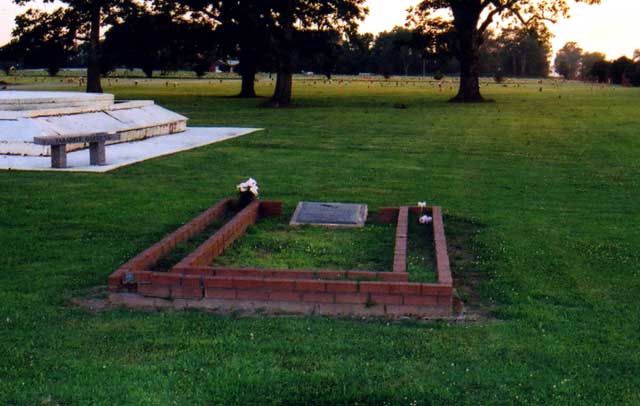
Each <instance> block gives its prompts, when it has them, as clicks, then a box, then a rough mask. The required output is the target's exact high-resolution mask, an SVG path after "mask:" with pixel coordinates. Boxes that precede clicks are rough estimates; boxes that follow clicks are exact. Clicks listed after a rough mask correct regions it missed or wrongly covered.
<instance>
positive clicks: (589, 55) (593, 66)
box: [554, 42, 640, 86]
mask: <svg viewBox="0 0 640 406" xmlns="http://www.w3.org/2000/svg"><path fill="white" fill-rule="evenodd" d="M554 67H555V70H556V72H557V73H558V74H559V75H562V76H563V77H564V78H566V79H571V80H584V81H592V82H598V83H613V84H616V85H627V86H629V85H631V86H640V49H636V50H635V52H634V53H633V59H629V58H628V57H626V56H621V57H620V58H618V59H615V60H613V61H610V60H607V58H606V56H605V54H603V53H601V52H585V51H583V50H582V48H580V46H578V44H577V43H575V42H568V43H566V44H565V45H564V46H563V47H562V48H561V49H560V50H559V51H558V54H557V55H556V59H555V61H554Z"/></svg>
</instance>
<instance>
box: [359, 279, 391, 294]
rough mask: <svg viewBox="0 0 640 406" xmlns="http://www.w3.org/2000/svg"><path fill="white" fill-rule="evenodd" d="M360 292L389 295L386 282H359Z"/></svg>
mask: <svg viewBox="0 0 640 406" xmlns="http://www.w3.org/2000/svg"><path fill="white" fill-rule="evenodd" d="M359 288H360V292H372V293H389V283H388V282H362V281H360V282H359Z"/></svg>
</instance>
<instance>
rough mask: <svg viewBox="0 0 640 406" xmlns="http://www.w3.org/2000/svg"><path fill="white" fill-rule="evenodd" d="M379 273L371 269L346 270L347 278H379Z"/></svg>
mask: <svg viewBox="0 0 640 406" xmlns="http://www.w3.org/2000/svg"><path fill="white" fill-rule="evenodd" d="M381 273H382V272H373V271H349V272H347V279H369V280H377V279H380V274H381Z"/></svg>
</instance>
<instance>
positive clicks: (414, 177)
mask: <svg viewBox="0 0 640 406" xmlns="http://www.w3.org/2000/svg"><path fill="white" fill-rule="evenodd" d="M2 79H4V78H2ZM52 83H53V84H54V85H56V86H57V85H58V84H59V82H57V81H54V82H52ZM106 84H107V83H106V81H105V85H106ZM451 86H452V85H449V84H448V83H445V85H444V86H443V88H442V90H439V88H438V87H437V86H434V85H433V84H432V83H427V82H419V83H401V82H398V84H397V86H396V81H395V80H390V81H388V82H387V83H386V84H385V83H383V84H380V83H374V84H370V83H368V82H357V83H347V82H343V83H340V82H339V81H334V82H333V83H332V84H324V83H322V81H316V82H314V81H313V80H305V81H300V80H299V81H296V83H295V84H294V92H295V99H296V103H297V105H296V107H295V108H290V109H281V110H272V109H267V108H263V107H260V105H261V103H262V102H263V101H264V99H263V100H239V99H235V98H230V97H228V96H229V95H232V94H234V93H235V92H237V91H238V90H239V83H238V82H233V81H225V82H224V83H219V82H217V81H213V82H212V83H209V82H208V81H202V82H196V81H190V82H177V84H176V85H175V87H174V86H173V85H171V86H166V85H165V83H164V81H161V80H159V81H154V82H147V81H144V80H141V81H140V82H139V83H138V85H137V86H136V85H135V84H134V83H133V82H132V81H131V80H129V81H127V80H121V81H119V82H118V83H112V85H111V86H107V87H106V88H105V91H107V92H111V93H114V94H115V95H116V97H117V98H118V99H154V100H155V101H156V102H157V103H158V104H161V105H163V106H165V107H167V108H169V109H171V110H174V111H176V112H178V113H181V114H184V115H186V116H188V117H189V118H190V119H191V120H190V125H191V126H246V127H260V128H264V129H265V130H264V131H262V132H257V133H254V134H251V135H248V136H244V137H241V138H238V139H234V140H230V141H226V142H223V143H219V144H214V145H211V146H207V147H203V148H199V149H196V150H192V151H188V152H183V153H180V154H177V155H173V156H169V157H164V158H159V159H154V160H151V161H147V162H143V163H139V164H136V165H132V166H129V167H125V168H121V169H118V170H116V171H113V172H110V173H107V174H81V173H54V172H17V171H0V208H1V210H0V230H1V231H2V232H1V233H0V247H2V248H1V249H0V252H1V253H2V255H0V269H1V271H0V404H2V405H33V404H50V405H54V404H60V405H86V404H101V405H114V404H136V405H138V404H139V405H167V404H180V405H192V404H199V405H214V404H327V405H333V404H356V403H358V404H383V403H386V404H404V405H407V404H429V403H433V404H456V405H458V404H470V405H476V404H495V403H498V404H511V403H526V404H577V403H586V404H603V405H608V404H639V403H640V391H638V385H640V351H638V343H639V342H640V299H639V292H640V251H639V250H638V247H639V246H640V203H639V202H640V90H639V89H627V88H614V87H604V88H601V87H598V86H595V87H592V86H591V85H584V84H571V83H565V84H562V83H554V82H551V81H545V82H543V83H542V84H538V83H537V81H522V82H509V83H508V84H507V85H506V87H504V86H502V85H497V84H493V83H491V84H489V85H486V86H485V85H483V92H484V95H485V97H487V98H490V99H493V101H494V102H493V103H484V104H479V105H459V104H450V103H447V102H446V100H447V99H448V98H449V97H451V96H452V95H453V90H452V89H451ZM453 86H455V85H453ZM70 88H73V87H71V85H70V86H64V87H61V89H65V90H68V89H70ZM75 88H77V87H75ZM46 89H47V90H51V89H52V87H51V86H47V87H46ZM271 89H272V84H270V83H269V82H266V81H262V82H260V84H259V85H258V91H259V93H260V94H262V95H264V96H267V95H268V94H269V93H270V92H271ZM540 90H542V91H540ZM398 107H404V108H398ZM248 177H254V178H256V179H257V180H258V182H259V184H260V191H261V195H262V198H263V199H265V200H282V201H283V203H284V206H285V211H287V212H289V213H291V212H293V209H294V208H295V206H296V204H297V203H298V202H299V201H301V200H307V201H308V200H314V201H331V202H333V201H342V202H355V203H366V204H368V205H369V208H370V210H371V211H374V212H375V211H376V210H377V208H378V207H390V206H399V205H409V204H411V205H413V204H415V203H416V202H418V201H422V200H426V201H428V202H429V203H430V204H434V205H439V206H442V207H443V209H444V213H445V226H446V230H447V233H448V236H449V237H450V239H451V240H453V241H457V242H460V241H461V242H462V243H457V245H459V246H457V247H454V248H455V252H456V253H455V254H454V255H452V261H453V270H454V272H456V274H457V276H458V277H459V278H462V279H463V281H464V283H465V284H466V285H467V286H468V287H469V288H468V289H466V290H465V292H463V294H462V296H463V298H464V299H465V300H467V301H468V302H469V303H468V307H469V308H470V309H471V312H472V315H474V314H480V315H481V316H480V319H479V320H477V321H468V322H465V323H447V322H432V323H418V322H408V321H405V322H385V321H363V320H345V319H338V320H336V319H328V318H319V317H312V318H302V317H280V318H261V317H236V316H234V315H228V316H218V315H213V314H206V313H201V312H195V311H194V312H192V311H186V312H159V313H148V312H133V311H128V310H121V309H119V310H113V309H112V310H106V311H102V312H91V311H89V310H87V309H86V308H84V307H79V306H76V305H74V304H73V300H74V299H77V298H87V297H101V296H104V295H105V286H106V281H107V276H108V275H109V274H110V273H111V272H113V271H114V270H115V269H116V268H117V267H118V266H119V265H121V264H122V263H124V262H125V261H127V260H128V259H129V258H131V257H133V256H134V255H136V254H137V253H139V252H140V251H142V250H143V249H145V248H146V247H148V246H150V245H151V244H153V243H154V242H156V241H158V240H159V239H160V238H162V237H163V236H164V235H166V234H168V233H169V232H172V231H173V230H175V229H176V228H177V227H179V226H180V225H182V224H183V223H185V222H187V221H189V220H190V219H192V218H193V217H194V216H195V215H197V214H198V213H200V212H201V211H203V210H205V209H206V208H208V207H210V206H211V205H212V204H213V203H215V202H216V201H217V200H218V199H221V198H224V197H232V196H233V195H234V194H235V185H236V184H238V183H239V182H241V181H243V180H245V179H246V178H248ZM309 238H311V239H312V241H313V239H314V236H313V235H312V236H310V237H309ZM366 241H368V240H366ZM371 243H372V244H373V245H375V244H374V243H375V241H373V242H371ZM367 244H368V243H367ZM450 248H451V247H450ZM372 249H375V246H373V247H372ZM279 255H282V253H279ZM291 255H298V254H296V253H292V254H291ZM284 256H285V259H287V258H286V254H284ZM289 259H295V258H289ZM382 260H383V261H384V259H382Z"/></svg>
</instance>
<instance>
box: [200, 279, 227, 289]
mask: <svg viewBox="0 0 640 406" xmlns="http://www.w3.org/2000/svg"><path fill="white" fill-rule="evenodd" d="M203 284H204V287H205V288H233V281H232V280H231V279H227V278H204V280H203Z"/></svg>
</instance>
